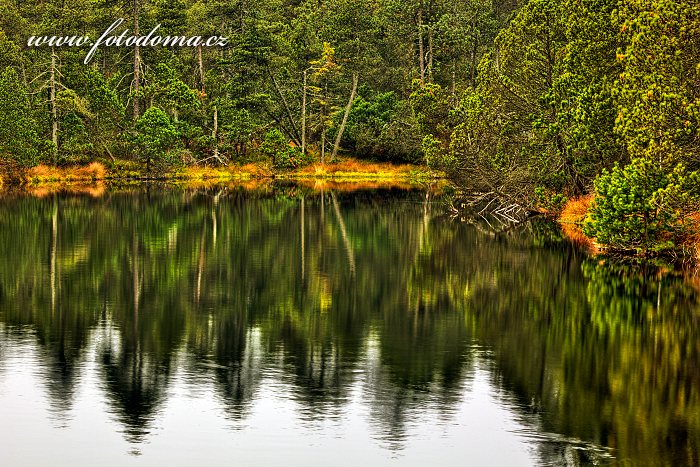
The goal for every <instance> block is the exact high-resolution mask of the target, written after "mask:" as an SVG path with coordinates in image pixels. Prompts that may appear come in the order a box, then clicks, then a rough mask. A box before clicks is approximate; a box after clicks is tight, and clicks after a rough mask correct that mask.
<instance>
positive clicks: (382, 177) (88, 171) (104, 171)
mask: <svg viewBox="0 0 700 467" xmlns="http://www.w3.org/2000/svg"><path fill="white" fill-rule="evenodd" d="M0 177H2V175H1V174H0ZM443 178H444V177H443V176H442V174H439V173H435V172H432V171H430V170H429V169H428V168H427V167H423V166H416V165H408V164H402V165H396V164H390V163H373V162H365V161H360V160H356V159H350V158H348V159H344V160H341V161H338V162H335V163H329V164H313V165H310V166H307V167H303V168H299V169H289V170H284V169H275V168H273V167H272V166H271V165H270V164H269V163H264V162H258V163H248V164H231V165H228V166H214V167H210V166H190V167H180V168H175V169H170V170H165V171H161V172H153V171H152V172H147V171H146V170H145V169H144V168H143V166H142V165H140V164H137V163H135V162H132V161H123V160H116V161H105V162H92V163H91V164H88V165H85V166H68V167H55V166H48V165H38V166H36V167H32V168H29V169H20V168H13V169H12V171H8V172H7V173H6V174H5V179H6V180H8V181H10V183H6V184H10V185H20V186H25V187H27V188H31V189H36V188H52V187H55V186H69V185H85V184H91V183H97V182H124V183H138V182H140V181H147V180H163V181H171V182H175V183H182V184H188V183H197V182H211V183H218V182H227V181H236V180H251V181H252V180H264V179H285V180H295V181H299V182H303V183H304V184H306V185H309V183H311V184H318V183H319V182H320V181H323V182H324V183H326V184H327V185H328V186H329V187H331V186H334V185H337V184H340V183H345V182H352V183H354V184H357V185H362V186H364V185H366V186H367V187H372V186H377V187H379V186H387V185H391V184H401V185H411V184H415V183H421V182H429V181H433V180H439V179H443ZM1 183H2V179H1V178H0V186H1Z"/></svg>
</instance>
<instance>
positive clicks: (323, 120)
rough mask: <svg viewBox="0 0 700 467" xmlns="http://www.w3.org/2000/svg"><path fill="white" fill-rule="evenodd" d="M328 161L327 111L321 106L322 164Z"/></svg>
mask: <svg viewBox="0 0 700 467" xmlns="http://www.w3.org/2000/svg"><path fill="white" fill-rule="evenodd" d="M325 163H326V112H325V111H324V109H323V107H321V165H323V164H325Z"/></svg>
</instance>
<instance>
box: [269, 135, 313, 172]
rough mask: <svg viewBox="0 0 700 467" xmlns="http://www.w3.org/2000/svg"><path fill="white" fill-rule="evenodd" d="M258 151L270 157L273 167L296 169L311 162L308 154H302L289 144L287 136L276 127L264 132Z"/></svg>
mask: <svg viewBox="0 0 700 467" xmlns="http://www.w3.org/2000/svg"><path fill="white" fill-rule="evenodd" d="M260 152H261V153H262V154H263V155H264V156H265V157H268V158H270V159H272V165H273V167H276V168H278V169H296V168H299V167H303V166H305V165H308V164H310V163H311V162H312V158H311V156H309V154H302V153H301V151H300V150H299V149H297V148H296V147H293V146H290V145H289V143H287V138H285V137H284V135H283V134H282V132H281V131H279V130H278V129H272V130H270V131H268V132H267V133H265V137H264V139H263V143H262V144H261V145H260Z"/></svg>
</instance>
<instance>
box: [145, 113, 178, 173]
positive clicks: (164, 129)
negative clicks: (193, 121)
mask: <svg viewBox="0 0 700 467" xmlns="http://www.w3.org/2000/svg"><path fill="white" fill-rule="evenodd" d="M179 137H180V134H179V133H178V131H177V129H176V128H175V126H174V125H173V123H172V122H171V121H170V118H169V117H168V115H167V114H166V113H165V112H164V111H162V110H161V109H159V108H157V107H151V108H149V109H148V110H146V112H145V113H144V114H143V115H142V116H141V118H139V119H138V120H137V121H136V136H135V137H134V143H135V144H136V146H137V148H138V153H137V159H138V160H139V161H141V162H142V163H145V164H146V170H148V171H150V170H151V169H152V168H162V167H163V166H167V165H172V164H174V163H175V162H176V161H177V157H176V156H175V155H174V153H173V149H175V148H176V147H177V145H178V143H179Z"/></svg>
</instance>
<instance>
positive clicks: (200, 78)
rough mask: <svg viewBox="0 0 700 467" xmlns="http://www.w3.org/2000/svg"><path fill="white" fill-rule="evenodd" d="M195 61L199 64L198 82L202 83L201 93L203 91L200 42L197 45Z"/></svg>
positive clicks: (202, 65) (202, 64) (202, 63)
mask: <svg viewBox="0 0 700 467" xmlns="http://www.w3.org/2000/svg"><path fill="white" fill-rule="evenodd" d="M197 63H198V64H199V83H200V84H201V85H202V93H204V61H203V60H202V44H199V45H198V46H197Z"/></svg>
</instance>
